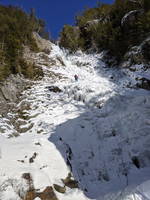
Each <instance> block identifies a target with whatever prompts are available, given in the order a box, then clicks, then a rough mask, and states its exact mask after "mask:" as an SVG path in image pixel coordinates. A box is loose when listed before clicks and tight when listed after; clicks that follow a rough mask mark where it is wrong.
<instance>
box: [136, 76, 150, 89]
mask: <svg viewBox="0 0 150 200" xmlns="http://www.w3.org/2000/svg"><path fill="white" fill-rule="evenodd" d="M139 80H140V83H137V84H136V86H137V87H138V88H142V89H145V90H150V80H149V79H146V78H140V79H139Z"/></svg>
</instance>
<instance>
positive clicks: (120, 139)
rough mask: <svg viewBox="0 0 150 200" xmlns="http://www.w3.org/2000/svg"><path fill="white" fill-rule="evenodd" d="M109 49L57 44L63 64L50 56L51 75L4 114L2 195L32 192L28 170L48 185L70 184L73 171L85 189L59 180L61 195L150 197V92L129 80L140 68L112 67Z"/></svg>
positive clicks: (78, 199)
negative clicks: (106, 58)
mask: <svg viewBox="0 0 150 200" xmlns="http://www.w3.org/2000/svg"><path fill="white" fill-rule="evenodd" d="M102 56H103V55H102V54H99V55H86V54H83V53H81V52H78V53H76V54H75V55H68V54H67V52H64V51H62V50H60V49H59V47H58V46H56V45H53V46H52V52H51V54H50V55H49V56H48V57H49V59H52V60H54V61H55V62H54V63H55V64H54V65H53V66H51V67H48V66H46V65H44V63H43V66H42V67H43V70H44V73H45V77H44V78H43V79H42V80H41V81H38V82H35V84H34V86H33V87H32V88H30V89H28V90H26V91H25V92H24V93H23V96H22V100H21V101H20V103H19V104H18V105H17V106H16V108H15V109H14V111H12V112H10V113H8V116H7V118H3V117H2V116H1V118H0V130H1V135H0V199H1V200H20V199H22V198H23V196H25V194H26V192H27V191H28V190H29V189H30V188H29V184H28V182H27V181H26V180H25V179H24V178H23V177H24V174H25V173H26V174H27V173H29V174H31V177H32V182H33V183H32V184H33V187H34V189H35V190H36V191H40V192H42V191H43V190H44V189H45V188H46V187H47V186H53V184H58V185H59V186H64V183H63V181H62V179H65V178H66V177H67V176H68V174H69V172H72V176H73V177H74V179H75V180H77V181H78V185H79V188H80V189H78V188H74V189H70V188H69V187H66V192H65V194H62V193H59V192H57V191H56V190H55V189H54V187H53V189H54V191H55V193H56V195H57V198H58V199H61V200H63V199H64V200H85V199H95V200H110V199H111V200H122V199H123V200H129V199H130V200H145V199H150V193H149V191H150V150H149V147H150V146H149V145H150V135H149V133H150V95H149V94H150V93H149V91H146V90H142V89H138V90H137V89H134V88H131V87H130V88H127V86H128V85H129V82H130V86H131V85H133V86H134V84H135V75H134V77H133V76H132V74H131V73H130V72H128V70H121V69H120V70H119V69H115V68H114V69H109V68H107V67H106V66H105V63H104V62H102V60H101V58H102ZM37 59H39V62H40V63H41V64H42V61H41V60H40V59H41V57H40V54H37ZM75 74H77V75H78V77H79V80H78V81H75V80H74V75H75ZM128 74H129V75H130V76H129V75H128ZM14 136H18V137H14ZM73 177H72V178H73Z"/></svg>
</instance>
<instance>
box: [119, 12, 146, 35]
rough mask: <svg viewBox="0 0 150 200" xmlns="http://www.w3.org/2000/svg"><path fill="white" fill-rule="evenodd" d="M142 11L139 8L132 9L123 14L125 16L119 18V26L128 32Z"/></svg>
mask: <svg viewBox="0 0 150 200" xmlns="http://www.w3.org/2000/svg"><path fill="white" fill-rule="evenodd" d="M143 13H144V11H143V10H142V9H140V10H132V11H130V12H128V13H126V14H125V16H124V17H123V18H122V20H121V26H122V27H123V30H124V31H125V32H129V31H130V30H131V29H130V28H131V27H133V26H134V24H135V22H136V21H137V19H139V17H141V16H142V15H143Z"/></svg>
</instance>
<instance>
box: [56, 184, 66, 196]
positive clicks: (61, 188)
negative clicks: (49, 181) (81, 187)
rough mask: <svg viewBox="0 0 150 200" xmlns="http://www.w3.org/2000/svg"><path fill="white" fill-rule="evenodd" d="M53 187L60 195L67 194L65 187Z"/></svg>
mask: <svg viewBox="0 0 150 200" xmlns="http://www.w3.org/2000/svg"><path fill="white" fill-rule="evenodd" d="M53 186H54V188H55V190H56V191H57V192H59V193H63V194H64V193H65V192H66V187H65V186H64V187H62V186H60V185H57V184H54V185H53Z"/></svg>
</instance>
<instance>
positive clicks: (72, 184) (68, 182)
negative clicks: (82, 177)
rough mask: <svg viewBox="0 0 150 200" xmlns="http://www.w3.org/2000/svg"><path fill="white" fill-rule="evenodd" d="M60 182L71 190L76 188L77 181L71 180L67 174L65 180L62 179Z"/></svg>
mask: <svg viewBox="0 0 150 200" xmlns="http://www.w3.org/2000/svg"><path fill="white" fill-rule="evenodd" d="M62 182H63V183H64V184H65V186H67V187H69V188H71V189H73V188H78V187H79V186H78V181H76V180H73V179H72V177H71V174H70V173H69V174H68V176H67V178H65V179H62Z"/></svg>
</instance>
